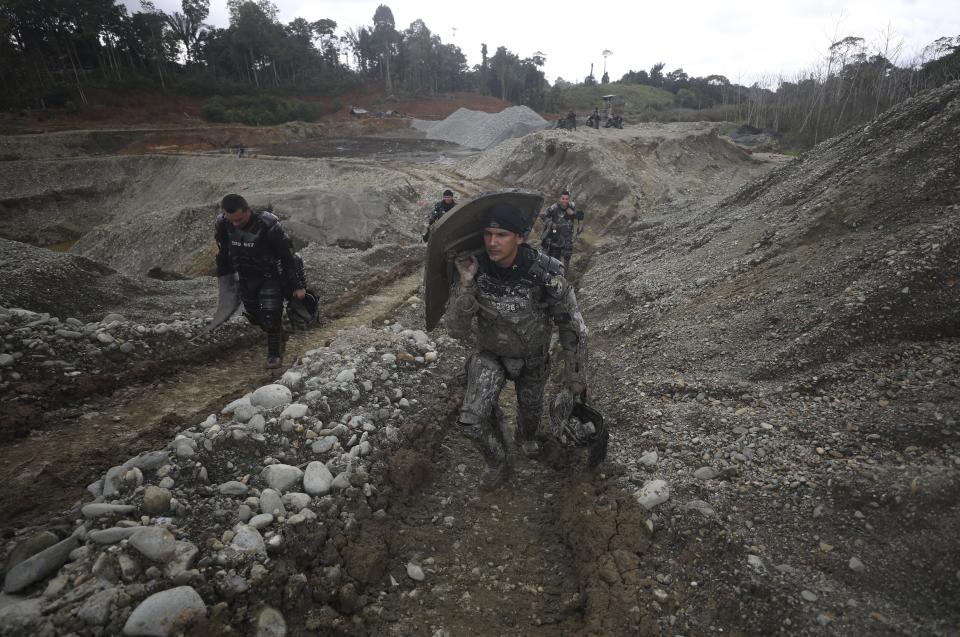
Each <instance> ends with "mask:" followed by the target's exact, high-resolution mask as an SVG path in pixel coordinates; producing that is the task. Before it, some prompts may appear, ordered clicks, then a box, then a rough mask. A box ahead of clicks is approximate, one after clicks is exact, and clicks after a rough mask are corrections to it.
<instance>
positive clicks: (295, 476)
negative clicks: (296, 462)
mask: <svg viewBox="0 0 960 637" xmlns="http://www.w3.org/2000/svg"><path fill="white" fill-rule="evenodd" d="M260 477H261V478H263V479H264V480H265V481H266V482H267V484H268V485H269V486H270V488H271V489H274V490H275V491H280V492H283V491H286V490H288V489H290V488H292V487H296V486H299V485H300V479H301V478H302V477H303V471H301V470H300V469H299V468H297V467H293V466H290V465H288V464H272V465H270V466H268V467H266V468H265V469H264V470H263V472H262V473H261V474H260Z"/></svg>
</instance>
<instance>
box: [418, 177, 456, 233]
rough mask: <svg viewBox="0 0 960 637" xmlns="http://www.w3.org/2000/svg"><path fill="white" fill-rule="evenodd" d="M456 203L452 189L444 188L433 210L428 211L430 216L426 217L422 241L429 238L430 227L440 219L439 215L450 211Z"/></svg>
mask: <svg viewBox="0 0 960 637" xmlns="http://www.w3.org/2000/svg"><path fill="white" fill-rule="evenodd" d="M456 205H457V202H456V201H454V200H453V191H452V190H450V189H449V188H448V189H446V190H444V191H443V199H441V200H440V201H438V202H437V203H436V205H434V207H433V212H431V213H430V218H429V219H427V231H426V232H424V233H423V242H424V243H426V242H427V241H429V240H430V229H431V228H433V224H435V223H436V222H438V221H440V217H442V216H443V215H445V214H447V213H448V212H450V210H451V209H453V207H454V206H456Z"/></svg>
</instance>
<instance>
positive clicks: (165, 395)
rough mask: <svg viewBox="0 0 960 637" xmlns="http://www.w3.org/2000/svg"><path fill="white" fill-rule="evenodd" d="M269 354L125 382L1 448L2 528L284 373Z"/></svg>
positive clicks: (50, 507)
mask: <svg viewBox="0 0 960 637" xmlns="http://www.w3.org/2000/svg"><path fill="white" fill-rule="evenodd" d="M421 279H422V274H421V272H420V270H419V269H414V271H413V272H412V273H410V274H407V275H406V276H403V277H401V278H399V279H397V280H395V281H393V282H388V283H386V284H385V285H384V286H383V287H382V288H380V289H376V290H375V293H374V294H372V295H369V296H365V297H364V298H363V299H361V300H359V302H358V303H356V304H354V305H353V306H352V307H351V308H349V309H346V310H342V311H341V310H340V309H339V308H337V314H336V316H337V318H335V319H333V320H332V321H330V322H329V323H327V324H325V325H323V326H321V327H319V328H317V329H315V330H312V331H310V332H309V333H306V334H296V335H294V336H293V337H291V339H290V341H289V342H288V344H287V351H286V361H287V362H288V363H289V362H291V361H293V360H295V359H296V358H298V357H299V356H301V355H302V354H303V353H304V352H306V351H308V350H311V349H314V348H316V347H320V346H322V345H324V344H325V343H326V342H327V341H329V340H330V339H331V338H332V337H333V336H334V335H335V334H336V333H337V331H338V330H342V329H345V328H349V327H352V326H355V325H363V324H369V323H370V322H371V321H376V320H379V319H381V317H383V316H385V315H387V314H388V313H389V312H390V311H391V310H392V309H393V308H394V307H396V306H397V305H399V304H401V303H403V302H404V301H405V300H406V299H407V298H408V297H409V296H410V295H412V294H414V293H415V292H416V290H417V287H418V286H419V285H420V282H421ZM335 305H336V304H335ZM263 356H264V354H263V351H262V347H261V346H259V345H258V346H255V347H250V348H244V349H242V350H238V351H237V352H235V353H233V354H230V355H228V356H226V357H224V358H220V359H217V360H215V361H211V362H209V363H206V364H202V365H198V366H196V367H191V368H187V369H183V370H180V371H178V372H176V373H174V374H173V375H171V376H167V377H164V378H163V379H162V380H160V381H158V382H156V383H153V384H138V385H132V386H129V387H126V388H124V389H122V390H118V392H117V393H116V394H114V395H113V396H111V397H109V398H108V399H106V400H104V401H103V402H104V404H107V405H109V407H107V408H106V409H103V410H102V411H99V412H91V413H87V414H85V415H84V416H83V417H81V418H80V419H77V420H72V421H64V422H63V424H62V425H61V426H60V427H58V428H54V429H49V430H45V431H44V432H43V433H42V434H40V435H36V436H32V437H30V438H27V439H24V440H21V441H19V442H17V443H16V444H11V445H9V446H6V447H3V448H0V484H2V487H0V502H2V504H0V516H2V519H3V523H2V524H3V527H5V528H17V527H22V526H25V525H27V524H30V523H32V522H34V521H35V520H38V519H39V518H41V517H42V516H44V515H45V514H48V513H50V512H53V511H59V510H62V509H65V508H67V507H69V506H70V505H71V504H72V503H73V502H75V501H76V500H77V499H78V498H81V497H83V495H84V493H85V488H86V485H87V484H89V483H90V482H93V481H94V480H96V479H97V478H98V477H100V476H101V475H102V474H103V472H104V471H105V470H106V469H108V468H109V467H111V466H113V465H114V464H117V463H119V462H122V461H124V460H126V459H127V458H128V457H130V456H133V455H136V454H137V453H140V452H142V451H148V450H151V449H156V448H162V447H164V446H166V444H167V442H169V440H170V439H171V438H172V436H173V435H174V433H175V432H176V431H177V429H179V428H182V427H185V426H189V425H191V424H195V422H199V421H200V420H203V418H205V417H206V416H207V415H208V414H210V413H212V412H214V411H218V410H219V409H220V408H221V407H222V406H223V404H224V403H226V402H228V401H229V400H231V399H233V398H236V397H238V396H241V395H243V394H244V393H246V392H248V391H250V390H251V389H253V388H255V387H257V386H259V385H263V384H266V383H269V382H270V381H271V380H273V379H275V378H277V377H278V376H279V374H275V373H268V372H266V371H265V370H264V369H263Z"/></svg>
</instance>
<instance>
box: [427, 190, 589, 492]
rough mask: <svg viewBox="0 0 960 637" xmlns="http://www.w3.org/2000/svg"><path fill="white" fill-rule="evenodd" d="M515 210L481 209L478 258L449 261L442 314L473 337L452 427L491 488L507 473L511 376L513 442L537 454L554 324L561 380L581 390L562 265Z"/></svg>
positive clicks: (576, 320) (579, 356) (571, 302)
mask: <svg viewBox="0 0 960 637" xmlns="http://www.w3.org/2000/svg"><path fill="white" fill-rule="evenodd" d="M522 219H523V217H522V215H521V214H520V211H519V210H517V209H516V208H515V207H514V206H512V205H511V204H507V203H501V204H497V205H495V206H493V207H492V208H491V209H490V210H488V211H486V217H485V227H484V231H483V232H484V234H483V242H484V248H485V253H484V254H481V255H480V256H479V257H472V256H471V257H460V258H458V259H457V260H456V261H455V265H456V268H457V272H458V274H459V281H458V282H455V283H454V284H453V286H452V288H451V291H450V298H449V301H448V302H447V309H446V312H445V314H444V319H445V321H446V325H447V329H448V331H449V332H450V334H451V336H454V337H455V338H460V339H465V338H467V337H468V336H469V335H470V334H475V336H476V352H475V353H474V354H473V355H472V356H471V357H470V359H469V361H468V362H467V389H466V392H465V394H464V397H463V406H462V408H461V410H460V416H459V418H458V425H459V429H460V431H461V432H462V433H463V434H464V435H465V436H466V437H467V438H469V439H470V440H471V441H472V442H473V443H474V444H475V445H476V447H477V448H478V449H479V450H480V453H481V454H482V455H483V458H484V460H485V461H486V463H487V469H486V471H484V473H483V476H482V478H481V488H482V489H484V490H492V489H496V488H497V487H500V486H502V485H503V484H505V483H506V482H508V481H509V479H510V475H511V473H512V459H511V453H510V451H509V449H508V443H507V435H506V431H505V422H504V418H503V412H502V411H501V409H500V407H499V406H498V400H499V396H500V391H501V390H502V389H503V386H504V383H505V382H506V381H507V380H508V379H509V380H512V381H513V382H514V386H515V388H516V392H517V431H516V438H517V442H518V443H519V444H520V446H521V449H522V451H523V452H524V454H525V455H527V456H528V457H535V456H536V455H537V454H538V453H539V452H540V444H539V442H538V440H537V433H538V430H539V427H540V419H541V416H542V414H543V393H544V388H545V385H546V382H547V378H548V376H549V372H550V355H549V354H550V341H551V337H552V335H553V326H554V325H556V326H557V327H558V328H559V331H560V345H561V347H562V349H563V359H564V382H565V383H566V385H567V387H568V388H569V389H570V391H572V392H573V393H574V394H576V395H583V394H584V392H585V391H586V366H587V327H586V325H585V324H584V322H583V317H582V315H581V314H580V309H579V308H578V306H577V298H576V296H575V295H574V292H573V287H572V286H570V285H569V284H568V283H567V281H566V280H565V279H564V278H563V274H562V272H563V270H562V267H561V265H560V262H559V261H557V260H556V259H552V258H550V257H549V256H547V255H545V254H542V253H541V252H538V251H537V250H535V249H534V248H532V247H531V246H530V245H528V244H527V243H524V237H525V235H526V234H527V232H528V231H529V228H527V227H523V226H522V224H523V221H522Z"/></svg>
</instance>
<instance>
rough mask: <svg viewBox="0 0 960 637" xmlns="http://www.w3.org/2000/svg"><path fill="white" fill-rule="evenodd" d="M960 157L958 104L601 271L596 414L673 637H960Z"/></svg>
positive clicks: (822, 161) (923, 108) (646, 237)
mask: <svg viewBox="0 0 960 637" xmlns="http://www.w3.org/2000/svg"><path fill="white" fill-rule="evenodd" d="M958 140H960V83H954V84H951V85H948V86H945V87H942V88H940V89H936V90H933V91H930V92H928V93H925V94H923V95H921V96H919V97H917V98H915V99H912V100H910V101H907V102H904V103H903V104H901V105H899V106H898V107H896V108H894V109H892V110H891V111H889V112H888V113H886V114H884V115H882V116H881V117H879V118H878V119H877V120H875V121H874V122H872V123H870V124H869V125H867V126H864V127H862V128H860V129H857V130H854V131H851V132H849V133H847V134H845V135H843V136H841V137H838V138H835V139H832V140H829V141H827V142H825V143H823V144H821V145H820V146H818V147H817V148H815V149H813V150H812V151H810V152H809V153H807V154H806V155H804V156H802V157H801V158H799V159H797V160H794V161H793V162H791V163H789V164H788V165H786V166H784V167H782V168H780V169H778V170H776V171H774V172H771V173H769V174H768V175H767V176H766V177H764V178H763V179H760V180H757V181H755V182H753V183H751V184H749V185H748V186H746V187H744V188H742V189H740V190H739V191H738V192H737V193H736V194H734V195H732V196H730V197H728V198H726V199H724V200H723V201H721V202H719V203H716V204H712V205H708V204H699V205H697V204H694V205H687V206H681V205H673V206H669V207H660V208H658V209H655V210H653V211H652V212H651V213H650V214H649V215H647V216H643V217H639V218H638V219H637V221H636V222H635V223H634V224H633V226H632V229H631V230H629V231H627V232H625V233H624V234H623V236H622V237H621V239H620V242H619V244H620V245H619V246H618V247H617V248H616V249H614V250H611V251H609V252H606V253H605V254H604V255H603V256H602V257H598V256H594V257H593V259H592V261H591V268H590V270H589V271H587V272H586V273H585V274H584V275H583V277H582V278H581V280H580V286H581V287H580V289H579V291H578V296H579V298H580V300H581V307H582V308H583V310H584V315H585V318H586V320H587V322H588V325H590V327H591V335H592V337H593V340H592V342H591V351H592V352H597V351H602V352H604V353H605V356H604V357H603V359H602V360H599V359H597V358H596V357H594V358H593V360H592V361H591V371H592V372H593V373H592V376H591V394H592V395H593V396H594V397H595V399H596V400H597V402H598V404H599V405H600V407H599V408H600V409H601V411H603V412H604V413H605V414H608V415H609V416H610V417H611V420H612V421H614V424H613V427H612V432H613V440H612V442H611V452H610V455H611V458H612V459H613V460H614V461H615V462H617V463H619V464H620V465H621V466H623V467H625V468H626V469H625V472H624V474H623V475H622V476H621V477H620V484H621V485H622V487H623V488H624V489H626V490H632V491H633V492H635V494H636V497H637V499H638V500H639V501H640V502H642V503H643V504H644V505H645V506H647V507H648V508H649V510H650V511H651V516H650V525H651V527H652V528H653V529H655V533H656V535H655V542H654V547H655V548H656V551H657V559H656V565H657V566H656V567H655V572H654V575H653V579H654V581H655V582H656V584H655V586H656V588H655V590H654V591H653V595H652V598H651V600H650V602H649V606H647V607H646V608H649V609H652V610H653V612H655V613H656V615H657V618H658V622H659V623H660V625H661V627H663V628H664V629H666V627H668V626H669V629H670V630H671V631H672V632H682V633H683V634H698V633H701V632H705V631H708V630H710V629H711V627H714V626H716V625H717V616H716V615H709V614H707V615H703V614H699V613H697V612H695V611H694V610H693V609H697V608H703V607H704V605H705V604H712V605H715V606H716V607H718V608H720V609H722V610H720V611H719V615H720V616H722V617H724V618H725V619H724V620H723V622H722V623H723V624H724V625H725V626H727V627H729V628H731V629H736V628H738V627H739V628H745V629H746V628H747V627H749V631H750V632H760V633H764V634H774V633H778V632H783V631H786V632H789V633H790V634H801V635H814V634H826V633H831V634H833V633H851V634H855V633H868V632H872V631H873V630H876V629H879V628H877V625H878V624H877V622H880V623H882V624H883V626H884V628H883V629H882V630H886V631H893V632H903V633H923V634H931V635H949V634H953V633H955V631H956V626H957V625H958V622H960V616H958V615H957V610H956V604H955V601H954V600H955V599H956V598H957V595H960V561H958V559H957V555H956V552H955V551H952V549H950V548H948V547H949V546H951V545H952V544H953V543H954V542H955V539H954V537H955V531H954V530H953V529H954V528H955V527H956V526H957V525H958V524H960V506H958V499H957V495H956V494H957V485H958V484H960V437H958V428H957V420H958V417H957V414H960V339H958V336H960V333H958V331H957V329H958V326H960V303H958V302H957V301H958V296H957V294H958V292H957V290H958V287H957V263H960V214H958V213H960V198H958V195H960V190H958V184H960V165H958V164H957V161H956V157H957V156H958V154H960V141H958ZM678 554H681V555H688V554H689V555H690V556H692V557H691V558H690V560H689V561H686V560H680V562H681V563H687V564H690V565H692V566H677V563H678V560H677V555H678ZM694 556H695V557H694ZM945 556H948V557H945Z"/></svg>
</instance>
